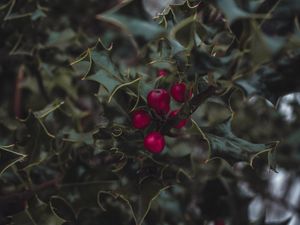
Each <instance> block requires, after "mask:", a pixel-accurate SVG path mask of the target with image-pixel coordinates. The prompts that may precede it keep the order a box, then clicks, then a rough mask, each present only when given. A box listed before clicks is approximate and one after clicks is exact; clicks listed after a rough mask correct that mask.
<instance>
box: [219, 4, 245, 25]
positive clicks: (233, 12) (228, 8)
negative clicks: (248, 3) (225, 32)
mask: <svg viewBox="0 0 300 225" xmlns="http://www.w3.org/2000/svg"><path fill="white" fill-rule="evenodd" d="M216 2H217V5H218V7H219V8H220V9H221V10H222V11H223V13H224V14H225V16H226V17H227V19H228V22H229V23H232V22H234V21H235V20H238V19H241V18H247V17H250V15H249V13H247V12H245V11H243V10H242V9H241V8H240V7H239V6H238V5H237V4H236V2H235V0H216Z"/></svg>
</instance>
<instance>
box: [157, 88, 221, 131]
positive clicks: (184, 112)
mask: <svg viewBox="0 0 300 225" xmlns="http://www.w3.org/2000/svg"><path fill="white" fill-rule="evenodd" d="M215 93H216V88H215V87H214V86H209V87H208V88H207V89H206V90H205V91H203V92H201V93H199V94H198V95H195V96H194V97H193V98H192V99H191V100H190V101H188V102H186V103H185V104H184V105H183V106H182V107H181V109H180V111H179V112H178V113H177V115H176V116H174V117H172V118H168V119H167V121H166V123H165V124H164V126H163V127H162V129H161V131H162V133H163V134H166V135H172V134H171V132H170V130H171V128H172V127H174V126H175V125H176V124H178V122H179V121H181V120H184V119H187V118H189V117H190V116H191V115H192V114H193V113H194V112H195V111H196V110H197V109H198V107H199V106H200V105H201V104H202V103H203V102H205V100H206V99H208V98H209V97H211V96H213V95H215Z"/></svg>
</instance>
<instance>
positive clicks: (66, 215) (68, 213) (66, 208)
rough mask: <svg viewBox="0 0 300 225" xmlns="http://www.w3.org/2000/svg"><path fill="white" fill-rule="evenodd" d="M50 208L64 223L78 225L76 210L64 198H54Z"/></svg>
mask: <svg viewBox="0 0 300 225" xmlns="http://www.w3.org/2000/svg"><path fill="white" fill-rule="evenodd" d="M50 207H51V210H52V211H53V213H55V214H56V215H57V216H58V217H60V218H61V219H63V220H64V221H66V222H72V223H74V224H76V215H75V213H74V210H73V209H72V207H71V206H70V205H69V203H67V202H66V200H64V199H63V198H61V197H59V196H53V197H52V198H51V199H50Z"/></svg>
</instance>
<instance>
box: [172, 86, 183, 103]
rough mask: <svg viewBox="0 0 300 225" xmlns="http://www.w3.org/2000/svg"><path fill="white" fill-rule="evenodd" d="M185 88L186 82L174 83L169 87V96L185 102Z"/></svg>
mask: <svg viewBox="0 0 300 225" xmlns="http://www.w3.org/2000/svg"><path fill="white" fill-rule="evenodd" d="M186 94H187V90H186V84H185V83H183V82H181V83H175V84H173V85H172V87H171V96H172V97H173V98H174V100H175V101H177V102H185V100H186V99H187V96H186Z"/></svg>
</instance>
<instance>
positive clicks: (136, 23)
mask: <svg viewBox="0 0 300 225" xmlns="http://www.w3.org/2000/svg"><path fill="white" fill-rule="evenodd" d="M127 12H130V14H128V13H127ZM141 12H143V13H144V14H142V13H141ZM135 13H136V14H138V16H134V14H135ZM139 15H142V16H139ZM145 15H146V12H145V11H144V8H143V6H142V3H141V1H136V0H129V1H122V3H121V4H119V5H117V6H116V7H115V8H113V9H111V10H109V11H107V12H105V13H103V14H100V15H97V18H98V19H99V20H102V21H104V22H106V23H110V24H113V25H114V26H116V27H119V28H120V29H121V30H122V31H123V32H125V33H127V34H128V35H130V36H132V35H133V36H137V37H143V38H144V39H145V40H147V41H149V40H152V39H154V38H158V37H159V36H161V35H162V34H163V33H164V29H163V28H162V27H160V26H159V25H158V24H156V23H154V22H153V21H151V20H147V19H146V17H145Z"/></svg>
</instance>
